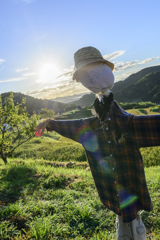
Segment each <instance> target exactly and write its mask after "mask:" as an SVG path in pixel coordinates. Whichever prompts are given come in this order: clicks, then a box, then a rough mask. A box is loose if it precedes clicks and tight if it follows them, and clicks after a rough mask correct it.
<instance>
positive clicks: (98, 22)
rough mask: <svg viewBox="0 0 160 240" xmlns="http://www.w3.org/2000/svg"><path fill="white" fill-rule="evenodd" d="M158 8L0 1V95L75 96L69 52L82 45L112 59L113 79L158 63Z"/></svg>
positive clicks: (88, 0) (137, 1) (124, 1)
mask: <svg viewBox="0 0 160 240" xmlns="http://www.w3.org/2000/svg"><path fill="white" fill-rule="evenodd" d="M159 9H160V1H159V0H152V1H151V0H145V1H144V0H134V1H128V0H121V1H119V0H113V1H107V0H99V1H97V0H79V1H78V0H77V1H75V0H68V1H67V0H58V1H57V0H0V94H1V93H4V92H10V91H13V92H21V93H24V94H27V95H30V96H33V97H37V98H42V99H57V98H59V97H67V96H70V97H71V98H76V97H80V96H81V95H82V94H84V93H86V92H88V90H87V89H86V88H84V87H83V86H82V85H81V84H80V83H77V82H75V81H73V80H72V74H73V71H74V53H75V52H76V51H77V50H78V49H80V48H82V47H87V46H93V47H96V48H97V49H98V50H99V51H100V52H101V54H102V55H103V57H104V58H105V59H107V60H109V61H111V62H113V63H114V64H115V69H114V71H113V73H114V75H115V82H117V81H120V80H124V79H125V78H127V77H128V76H129V75H131V74H133V73H135V72H137V71H140V70H141V69H143V68H146V67H149V66H155V65H160V44H159V43H160V31H159V26H160V17H159ZM59 76H60V77H59ZM75 95H77V96H75ZM64 99H65V98H64Z"/></svg>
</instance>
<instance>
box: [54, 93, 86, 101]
mask: <svg viewBox="0 0 160 240" xmlns="http://www.w3.org/2000/svg"><path fill="white" fill-rule="evenodd" d="M85 94H86V93H80V94H74V95H72V96H66V97H57V98H54V99H51V100H53V101H56V102H62V103H70V102H73V101H77V100H79V99H80V98H81V97H82V96H83V95H85Z"/></svg>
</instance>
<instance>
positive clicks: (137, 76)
mask: <svg viewBox="0 0 160 240" xmlns="http://www.w3.org/2000/svg"><path fill="white" fill-rule="evenodd" d="M158 71H160V66H154V67H148V68H144V69H142V70H140V71H139V72H137V73H133V74H132V75H130V76H129V77H128V78H126V79H125V80H123V81H119V82H116V83H115V84H114V87H113V88H112V92H113V93H114V92H117V91H120V90H122V88H125V87H127V86H129V85H131V84H134V83H136V82H138V81H139V80H140V79H141V78H143V77H144V76H146V75H147V74H149V73H153V72H158Z"/></svg>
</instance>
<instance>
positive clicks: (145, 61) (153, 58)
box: [139, 57, 159, 64]
mask: <svg viewBox="0 0 160 240" xmlns="http://www.w3.org/2000/svg"><path fill="white" fill-rule="evenodd" d="M158 58H159V57H152V58H147V59H145V60H143V61H142V62H140V63H139V64H145V63H148V62H151V61H153V60H156V59H158Z"/></svg>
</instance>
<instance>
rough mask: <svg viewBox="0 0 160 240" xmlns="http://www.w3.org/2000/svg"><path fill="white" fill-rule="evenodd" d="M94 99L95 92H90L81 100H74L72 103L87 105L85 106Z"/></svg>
mask: <svg viewBox="0 0 160 240" xmlns="http://www.w3.org/2000/svg"><path fill="white" fill-rule="evenodd" d="M94 100H95V94H94V93H89V94H85V95H84V96H83V97H81V98H80V99H79V100H77V101H73V102H71V103H72V104H75V105H77V106H81V107H85V106H89V105H91V104H92V103H93V102H94Z"/></svg>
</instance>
